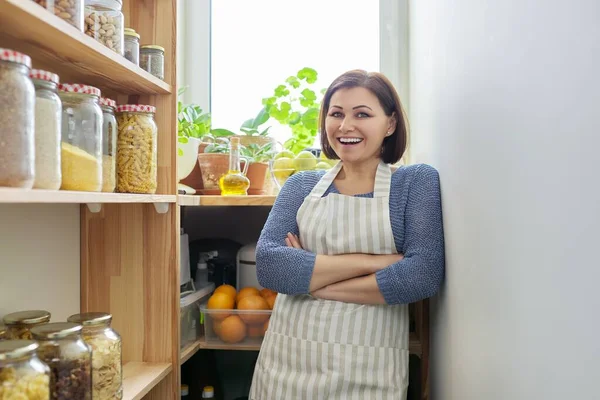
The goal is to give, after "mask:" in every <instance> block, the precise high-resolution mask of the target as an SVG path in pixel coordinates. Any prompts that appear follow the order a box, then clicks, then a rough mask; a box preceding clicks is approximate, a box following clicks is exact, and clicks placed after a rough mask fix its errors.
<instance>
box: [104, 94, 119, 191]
mask: <svg viewBox="0 0 600 400" xmlns="http://www.w3.org/2000/svg"><path fill="white" fill-rule="evenodd" d="M116 107H117V103H116V102H115V101H114V100H111V99H107V98H104V97H101V98H100V108H101V109H102V191H103V192H110V193H112V192H114V191H115V187H116V184H117V175H116V174H117V172H116V168H115V166H116V162H117V118H116V117H115V108H116Z"/></svg>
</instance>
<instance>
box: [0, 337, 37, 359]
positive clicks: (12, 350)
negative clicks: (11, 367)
mask: <svg viewBox="0 0 600 400" xmlns="http://www.w3.org/2000/svg"><path fill="white" fill-rule="evenodd" d="M38 347H39V344H37V343H36V342H35V341H34V340H5V341H3V342H0V361H2V360H9V359H13V358H20V357H23V356H25V355H27V354H29V353H33V352H34V351H36V350H37V348H38Z"/></svg>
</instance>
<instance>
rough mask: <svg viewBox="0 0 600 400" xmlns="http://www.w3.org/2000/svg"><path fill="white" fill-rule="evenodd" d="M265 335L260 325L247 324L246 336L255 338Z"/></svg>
mask: <svg viewBox="0 0 600 400" xmlns="http://www.w3.org/2000/svg"><path fill="white" fill-rule="evenodd" d="M264 335H265V332H264V327H263V326H262V325H248V337H251V338H257V337H263V336H264Z"/></svg>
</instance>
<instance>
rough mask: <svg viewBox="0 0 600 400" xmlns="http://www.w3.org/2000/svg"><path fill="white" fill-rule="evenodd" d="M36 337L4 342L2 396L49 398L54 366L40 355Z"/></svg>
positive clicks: (10, 398)
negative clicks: (38, 354) (35, 340)
mask: <svg viewBox="0 0 600 400" xmlns="http://www.w3.org/2000/svg"><path fill="white" fill-rule="evenodd" d="M38 347H39V345H38V344H37V343H36V342H34V341H33V340H6V341H4V342H0V399H3V400H4V399H6V400H13V399H14V400H17V399H27V400H48V399H49V398H50V369H49V368H48V366H47V365H46V364H44V363H43V362H42V361H41V360H40V359H39V358H38V356H37V354H36V350H37V349H38Z"/></svg>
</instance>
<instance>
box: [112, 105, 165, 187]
mask: <svg viewBox="0 0 600 400" xmlns="http://www.w3.org/2000/svg"><path fill="white" fill-rule="evenodd" d="M155 112H156V108H155V107H153V106H147V105H139V104H125V105H121V106H118V107H117V123H118V126H119V138H118V140H117V192H121V193H156V187H157V178H156V159H157V154H156V151H157V150H156V149H157V144H156V141H157V140H158V131H157V127H156V123H155V122H154V113H155Z"/></svg>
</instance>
